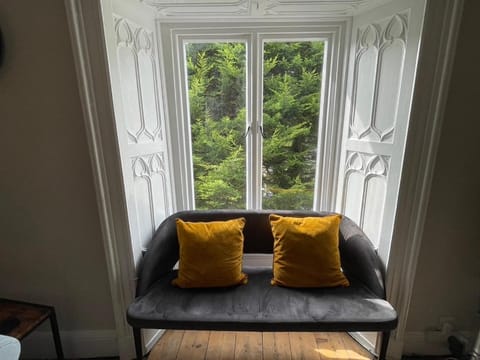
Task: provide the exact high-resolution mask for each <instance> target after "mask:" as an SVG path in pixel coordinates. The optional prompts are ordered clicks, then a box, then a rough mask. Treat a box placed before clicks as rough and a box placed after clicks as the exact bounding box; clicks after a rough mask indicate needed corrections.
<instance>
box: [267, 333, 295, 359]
mask: <svg viewBox="0 0 480 360" xmlns="http://www.w3.org/2000/svg"><path fill="white" fill-rule="evenodd" d="M263 358H264V359H271V360H290V359H291V358H292V356H291V351H290V337H289V335H288V333H287V332H278V333H272V332H265V333H263Z"/></svg>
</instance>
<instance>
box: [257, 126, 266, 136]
mask: <svg viewBox="0 0 480 360" xmlns="http://www.w3.org/2000/svg"><path fill="white" fill-rule="evenodd" d="M258 130H260V134H262V138H264V139H265V133H264V132H263V126H262V125H258Z"/></svg>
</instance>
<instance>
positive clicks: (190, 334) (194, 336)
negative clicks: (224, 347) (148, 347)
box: [162, 331, 210, 360]
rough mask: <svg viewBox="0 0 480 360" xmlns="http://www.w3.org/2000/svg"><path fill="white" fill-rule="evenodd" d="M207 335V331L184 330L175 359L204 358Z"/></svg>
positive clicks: (208, 334) (208, 333) (191, 359)
mask: <svg viewBox="0 0 480 360" xmlns="http://www.w3.org/2000/svg"><path fill="white" fill-rule="evenodd" d="M209 337H210V332H209V331H185V333H184V335H183V339H182V343H181V344H180V349H179V350H178V355H177V359H189V360H195V359H204V358H205V354H206V352H207V347H208V338H209ZM162 360H163V359H162Z"/></svg>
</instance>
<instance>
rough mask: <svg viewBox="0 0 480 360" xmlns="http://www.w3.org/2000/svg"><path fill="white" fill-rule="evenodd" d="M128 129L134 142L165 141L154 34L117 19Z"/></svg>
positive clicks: (120, 71) (123, 95)
mask: <svg viewBox="0 0 480 360" xmlns="http://www.w3.org/2000/svg"><path fill="white" fill-rule="evenodd" d="M114 19H115V20H114V24H115V33H116V38H117V39H116V40H117V57H118V65H119V73H120V78H121V82H122V85H123V86H122V99H123V104H124V111H125V115H126V129H127V134H128V139H129V141H130V142H134V143H141V142H154V141H156V139H157V138H158V139H159V140H161V139H162V136H161V135H162V133H161V129H162V128H161V124H160V112H159V103H158V102H157V96H158V88H157V83H158V80H157V75H156V70H155V68H156V67H155V59H154V49H153V33H152V32H148V31H147V30H145V29H143V28H141V27H138V26H136V25H135V24H133V23H131V22H130V21H128V20H127V19H124V18H120V17H114Z"/></svg>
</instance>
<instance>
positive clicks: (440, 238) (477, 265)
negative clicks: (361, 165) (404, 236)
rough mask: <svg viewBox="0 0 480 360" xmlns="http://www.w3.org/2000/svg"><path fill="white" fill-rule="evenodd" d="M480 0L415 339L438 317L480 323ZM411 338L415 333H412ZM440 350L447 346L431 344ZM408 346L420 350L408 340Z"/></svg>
mask: <svg viewBox="0 0 480 360" xmlns="http://www.w3.org/2000/svg"><path fill="white" fill-rule="evenodd" d="M478 14H480V2H478V1H475V0H467V1H466V2H465V8H464V14H463V19H462V23H461V27H460V33H459V38H458V44H457V52H456V57H455V62H454V65H453V72H452V80H451V84H450V89H449V95H448V101H447V107H446V113H445V119H444V124H443V129H442V135H441V139H440V146H439V151H438V155H437V161H436V167H435V172H434V178H433V184H432V190H431V196H430V203H429V208H428V212H427V218H426V224H425V232H424V237H423V242H422V247H421V251H420V257H419V264H418V268H417V275H416V280H415V285H414V290H413V299H412V304H411V308H410V313H409V316H408V324H407V331H408V332H410V333H416V334H418V335H417V339H416V340H415V339H411V340H412V341H411V342H414V341H419V340H421V339H419V338H418V337H419V336H420V333H422V332H423V331H424V330H425V329H426V328H428V327H435V326H437V324H438V321H439V317H441V316H453V317H455V322H454V323H455V325H456V328H457V329H459V330H467V331H471V332H473V333H476V332H477V331H478V329H479V327H480V315H479V314H478V313H477V312H478V311H480V309H479V308H480V236H479V227H478V224H479V223H480V167H479V166H478V156H479V155H480V148H479V142H478V139H479V134H480V115H479V104H480V103H479V102H480V92H479V90H478V89H479V84H480V51H479V47H478V24H477V23H478ZM413 338H415V336H413ZM429 347H430V348H431V349H432V351H433V350H438V351H440V352H441V351H445V349H446V347H445V344H430V345H429ZM405 349H406V351H407V352H409V351H414V350H418V349H416V348H415V344H412V343H411V344H408V341H407V344H406V347H405Z"/></svg>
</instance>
